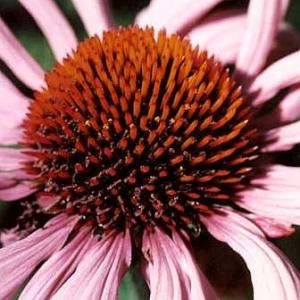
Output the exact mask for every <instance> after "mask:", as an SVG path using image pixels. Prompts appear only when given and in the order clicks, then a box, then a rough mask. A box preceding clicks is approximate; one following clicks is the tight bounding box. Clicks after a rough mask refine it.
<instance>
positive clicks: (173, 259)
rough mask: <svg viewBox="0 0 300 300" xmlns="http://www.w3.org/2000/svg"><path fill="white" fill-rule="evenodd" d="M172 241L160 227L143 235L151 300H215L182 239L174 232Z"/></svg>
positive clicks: (145, 269) (144, 266)
mask: <svg viewBox="0 0 300 300" xmlns="http://www.w3.org/2000/svg"><path fill="white" fill-rule="evenodd" d="M173 238H174V240H172V239H171V238H170V237H169V236H168V235H167V234H166V233H164V232H162V231H161V230H160V229H158V228H156V229H155V232H154V233H149V232H145V233H144V237H143V246H142V251H143V255H144V258H145V260H144V262H143V263H144V264H143V271H144V275H145V278H146V281H147V283H148V285H149V289H150V300H156V299H164V300H180V299H191V300H194V299H195V300H196V299H197V300H201V299H216V296H215V294H214V292H213V290H212V288H211V287H210V285H209V283H208V281H207V280H206V278H205V277H204V275H203V274H202V273H201V272H200V270H199V269H198V268H197V265H196V263H195V261H194V260H193V258H192V256H191V254H190V253H189V250H188V249H187V248H186V246H185V244H184V242H183V241H182V239H181V237H180V236H179V235H178V234H176V233H173Z"/></svg>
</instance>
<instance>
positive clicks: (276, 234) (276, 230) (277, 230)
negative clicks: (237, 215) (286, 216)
mask: <svg viewBox="0 0 300 300" xmlns="http://www.w3.org/2000/svg"><path fill="white" fill-rule="evenodd" d="M244 216H245V217H246V218H248V219H249V220H251V221H252V222H253V223H255V224H256V225H257V226H258V227H259V228H260V229H261V230H262V231H263V233H264V234H265V235H266V236H268V237H270V238H280V237H284V236H289V235H291V234H293V233H294V232H295V228H294V227H293V226H292V224H290V223H288V222H280V221H277V220H275V219H271V218H267V217H262V216H258V215H256V214H248V213H247V214H244Z"/></svg>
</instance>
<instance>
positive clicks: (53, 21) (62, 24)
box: [19, 0, 78, 61]
mask: <svg viewBox="0 0 300 300" xmlns="http://www.w3.org/2000/svg"><path fill="white" fill-rule="evenodd" d="M19 2H20V3H21V4H22V5H23V6H24V8H25V9H26V10H27V11H28V12H29V13H30V14H31V15H32V17H33V18H34V20H35V21H36V23H37V24H38V26H39V28H40V29H41V31H42V32H43V33H44V35H45V37H46V38H47V40H48V42H49V44H50V46H51V49H52V50H53V53H54V55H55V57H56V58H57V60H59V61H61V60H62V58H63V57H65V56H66V54H67V53H70V52H71V50H72V49H75V48H76V47H77V43H78V42H77V39H76V36H75V34H74V31H73V29H72V27H71V26H70V24H69V23H68V21H67V20H66V18H65V17H64V16H63V14H62V13H61V11H60V10H59V8H58V7H57V5H56V4H55V3H54V2H53V1H52V0H43V1H40V0H19Z"/></svg>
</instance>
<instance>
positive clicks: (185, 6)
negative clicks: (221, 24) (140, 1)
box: [135, 0, 223, 33]
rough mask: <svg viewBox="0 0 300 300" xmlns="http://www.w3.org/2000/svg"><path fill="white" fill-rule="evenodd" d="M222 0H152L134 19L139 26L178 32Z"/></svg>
mask: <svg viewBox="0 0 300 300" xmlns="http://www.w3.org/2000/svg"><path fill="white" fill-rule="evenodd" d="M222 1H223V0H206V1H194V0H174V1H172V4H171V5H170V3H169V2H168V1H164V0H152V1H151V2H150V4H149V6H147V7H146V8H144V9H143V10H142V11H141V12H139V14H138V15H137V18H136V20H135V23H136V24H138V25H140V26H146V25H149V26H153V27H154V28H156V29H161V28H162V27H165V28H166V30H167V31H168V32H169V33H173V32H180V31H182V30H183V29H184V28H185V27H186V26H188V25H190V24H191V23H193V22H195V20H197V19H199V18H201V17H202V16H204V15H205V14H206V13H207V12H209V11H210V10H211V9H212V8H214V7H215V6H216V5H217V4H219V3H220V2H222Z"/></svg>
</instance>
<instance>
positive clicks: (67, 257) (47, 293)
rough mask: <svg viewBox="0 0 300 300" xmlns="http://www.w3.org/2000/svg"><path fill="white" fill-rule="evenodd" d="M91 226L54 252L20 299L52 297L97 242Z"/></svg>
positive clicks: (29, 299) (83, 229) (81, 230)
mask: <svg viewBox="0 0 300 300" xmlns="http://www.w3.org/2000/svg"><path fill="white" fill-rule="evenodd" d="M95 242H96V239H95V238H94V237H93V236H92V235H91V232H90V228H88V227H85V228H82V229H80V232H79V233H78V234H77V236H76V237H75V238H73V240H72V241H71V242H69V244H67V245H66V246H65V247H64V248H62V249H61V250H60V251H58V252H56V253H54V254H53V255H52V256H51V257H50V258H49V259H48V260H47V261H46V262H45V263H44V264H43V265H42V267H41V268H40V269H39V270H38V271H37V272H36V273H35V275H34V276H33V277H32V278H31V280H30V281H29V283H28V284H27V285H26V287H25V288H24V290H23V292H22V293H21V295H20V297H19V300H26V299H28V300H31V299H50V298H51V296H52V295H53V294H54V293H55V292H56V291H57V290H58V289H59V288H60V287H61V286H62V285H63V283H64V282H65V281H66V280H67V279H68V278H69V277H70V276H71V275H72V273H73V272H74V271H75V269H76V267H77V265H78V264H79V262H80V261H81V260H82V258H83V257H84V255H85V253H86V252H87V251H88V250H89V249H90V248H91V247H92V246H93V245H94V244H95Z"/></svg>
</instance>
